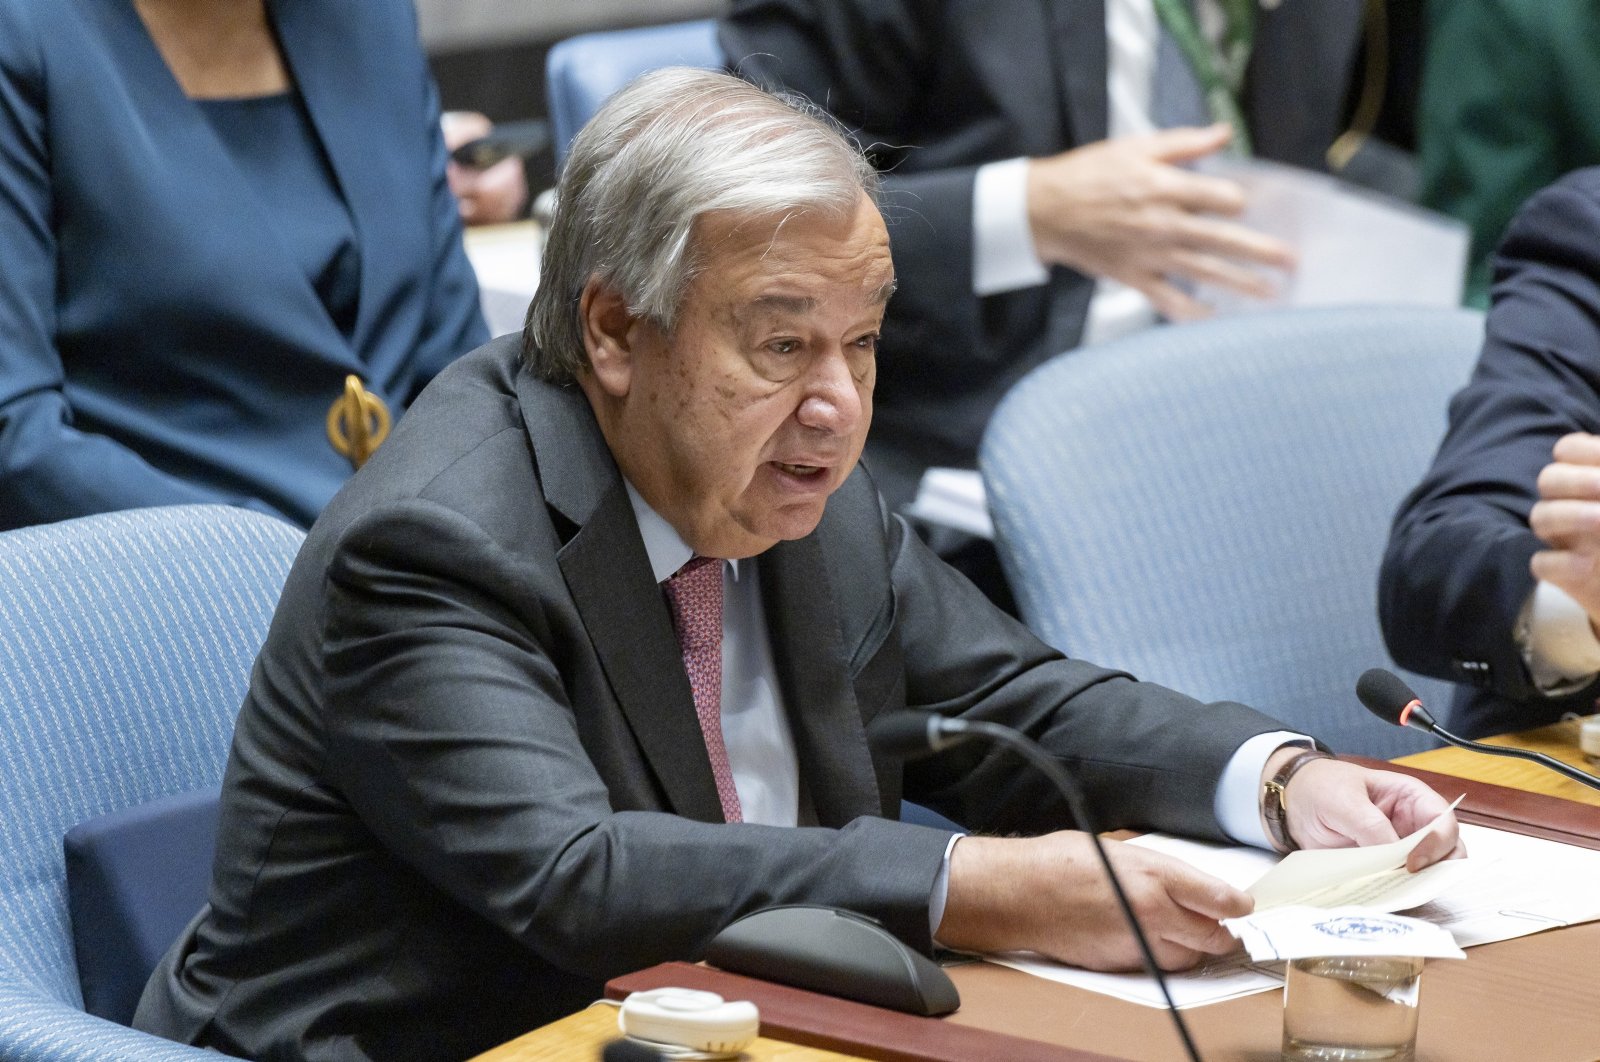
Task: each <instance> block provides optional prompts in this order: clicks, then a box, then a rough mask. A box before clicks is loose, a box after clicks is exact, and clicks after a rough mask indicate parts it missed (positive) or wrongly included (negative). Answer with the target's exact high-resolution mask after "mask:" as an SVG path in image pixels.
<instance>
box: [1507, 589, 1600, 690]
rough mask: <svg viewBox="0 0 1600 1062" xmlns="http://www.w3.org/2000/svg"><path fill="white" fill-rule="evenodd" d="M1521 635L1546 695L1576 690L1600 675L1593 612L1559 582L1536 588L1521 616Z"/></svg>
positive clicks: (1525, 657) (1525, 654)
mask: <svg viewBox="0 0 1600 1062" xmlns="http://www.w3.org/2000/svg"><path fill="white" fill-rule="evenodd" d="M1516 639H1517V647H1518V648H1519V649H1521V650H1522V659H1523V662H1524V663H1526V664H1527V665H1528V674H1529V675H1531V676H1532V677H1533V684H1534V685H1535V686H1537V687H1538V688H1539V691H1540V692H1541V693H1546V694H1549V695H1551V696H1559V695H1561V694H1564V693H1575V692H1577V691H1578V690H1580V689H1582V688H1583V687H1584V686H1587V685H1588V684H1589V683H1590V682H1591V681H1593V679H1594V677H1595V675H1596V674H1597V673H1600V639H1596V638H1595V636H1594V628H1593V627H1591V626H1590V624H1589V614H1588V613H1587V612H1585V611H1584V608H1583V606H1582V605H1580V604H1578V602H1577V601H1575V600H1574V599H1573V598H1572V596H1571V595H1570V594H1568V593H1567V592H1566V591H1565V590H1563V589H1561V588H1560V587H1559V586H1555V585H1553V584H1551V583H1546V582H1540V583H1538V584H1537V585H1535V586H1534V588H1533V593H1532V594H1530V595H1529V597H1528V601H1527V603H1526V604H1525V605H1523V606H1522V614H1521V615H1520V616H1518V617H1517V626H1516Z"/></svg>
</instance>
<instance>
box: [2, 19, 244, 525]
mask: <svg viewBox="0 0 1600 1062" xmlns="http://www.w3.org/2000/svg"><path fill="white" fill-rule="evenodd" d="M29 8H30V5H29V4H27V3H26V2H23V0H5V2H3V3H0V249H3V265H0V528H10V527H19V526H23V525H26V524H36V523H43V522H47V521H52V520H62V519H66V518H69V517H74V516H84V515H87V514H89V513H95V512H104V511H108V510H112V509H127V508H135V507H140V506H150V505H178V504H185V503H195V502H225V503H238V502H240V501H241V499H236V498H226V497H219V496H217V495H215V494H212V493H211V492H208V491H204V490H201V489H199V488H196V487H194V486H191V485H189V484H186V483H184V482H182V481H181V480H178V479H176V478H174V477H172V476H169V475H167V474H165V473H163V472H160V471H158V470H156V469H155V468H153V467H151V466H150V465H149V464H148V463H147V462H146V461H144V460H143V459H142V458H140V457H139V456H138V455H136V454H135V453H133V452H132V451H131V450H129V449H127V448H126V447H124V446H122V445H120V444H119V443H116V442H114V441H112V440H111V439H108V438H105V437H104V436H99V435H93V434H90V433H86V432H82V431H79V430H77V429H76V428H74V427H73V424H72V410H71V408H70V406H69V404H68V401H67V397H66V393H65V389H64V388H65V369H64V367H63V365H62V362H61V357H60V355H59V353H58V352H57V349H56V345H55V342H56V329H57V318H56V304H55V298H56V286H57V276H56V262H57V254H58V247H57V243H56V237H55V233H54V231H53V228H52V217H53V213H54V209H55V203H54V199H53V195H52V190H51V173H52V170H51V160H50V157H49V148H48V142H49V134H48V129H47V123H48V120H49V119H48V114H49V107H48V103H49V101H48V100H47V99H46V95H47V89H46V84H45V74H44V63H43V58H42V56H41V54H40V52H39V50H38V46H37V40H38V37H37V33H36V31H35V29H34V27H33V25H32V20H31V16H30V14H29Z"/></svg>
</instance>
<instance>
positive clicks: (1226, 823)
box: [1214, 730, 1311, 848]
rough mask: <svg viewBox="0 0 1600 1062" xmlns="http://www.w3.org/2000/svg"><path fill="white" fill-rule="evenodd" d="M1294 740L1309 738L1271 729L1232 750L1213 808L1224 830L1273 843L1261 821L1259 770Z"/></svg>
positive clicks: (1243, 840)
mask: <svg viewBox="0 0 1600 1062" xmlns="http://www.w3.org/2000/svg"><path fill="white" fill-rule="evenodd" d="M1296 742H1303V743H1305V744H1307V745H1309V744H1310V743H1311V739H1310V738H1309V737H1306V736H1305V735H1304V734H1295V733H1292V732H1290V731H1287V730H1274V731H1272V732H1270V733H1266V734H1257V735H1256V736H1255V737H1253V738H1251V739H1250V740H1249V741H1246V742H1245V743H1244V744H1243V745H1240V746H1239V748H1238V750H1237V751H1236V752H1234V754H1233V758H1232V759H1231V760H1229V761H1228V766H1226V767H1225V768H1223V770H1222V780H1221V781H1220V782H1218V783H1217V796H1216V804H1215V807H1214V810H1215V812H1216V816H1217V822H1218V823H1220V824H1221V826H1222V832H1223V833H1226V834H1227V835H1228V836H1229V837H1232V838H1233V839H1234V840H1235V841H1238V842H1239V843H1240V844H1249V845H1254V846H1255V847H1257V848H1271V847H1272V842H1271V841H1270V840H1269V839H1268V838H1267V829H1266V827H1265V826H1263V825H1262V823H1261V772H1262V771H1263V770H1265V769H1266V766H1267V760H1269V759H1271V758H1272V754H1273V753H1274V752H1277V751H1278V750H1279V749H1281V748H1283V747H1284V746H1285V745H1292V744H1294V743H1296Z"/></svg>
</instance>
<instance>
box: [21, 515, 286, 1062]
mask: <svg viewBox="0 0 1600 1062" xmlns="http://www.w3.org/2000/svg"><path fill="white" fill-rule="evenodd" d="M302 537H303V536H302V533H301V532H300V530H299V529H297V528H294V527H291V526H289V525H288V524H284V523H281V522H279V521H277V520H274V519H271V518H270V517H266V516H260V515H257V514H254V513H250V512H247V511H244V510H239V509H230V508H225V507H222V506H183V507H175V508H169V509H142V510H132V511H127V512H118V513H108V514H104V515H101V516H93V517H87V518H84V519H81V520H70V521H66V522H64V523H59V524H49V525H44V526H41V527H32V528H25V529H22V530H18V531H10V532H6V533H4V534H0V1059H5V1060H7V1062H21V1060H27V1062H106V1060H108V1059H117V1060H137V1062H145V1060H150V1062H155V1060H172V1062H177V1060H179V1059H186V1060H188V1059H193V1060H196V1062H198V1060H201V1059H207V1058H211V1059H215V1058H218V1057H219V1056H218V1055H217V1054H215V1053H213V1052H205V1051H199V1050H195V1049H192V1048H187V1047H181V1046H179V1045H177V1044H172V1043H168V1042H166V1041H164V1040H160V1039H157V1038H155V1037H151V1036H146V1035H144V1034H143V1033H137V1032H134V1031H133V1030H131V1029H128V1028H124V1027H122V1026H120V1025H116V1024H113V1023H111V1022H109V1021H106V1020H104V1019H101V1018H97V1017H93V1016H90V1015H89V1014H86V1013H84V1011H83V995H82V992H81V990H80V986H79V980H78V966H77V963H76V962H75V960H74V952H73V938H72V934H71V927H70V924H69V918H68V911H67V897H66V888H65V880H64V877H65V871H64V866H63V856H62V838H63V835H64V834H65V833H66V832H67V830H68V829H69V828H70V827H72V826H73V825H75V824H77V823H80V822H82V821H84V820H86V819H90V818H93V817H95V816H98V815H103V814H105V813H107V812H110V811H114V810H116V809H120V808H128V807H132V806H134V805H139V804H143V803H145V802H147V801H150V800H152V799H154V798H157V797H161V796H165V795H168V794H175V793H183V792H188V791H192V790H201V789H205V788H206V787H214V786H216V785H218V784H219V782H220V781H221V778H222V769H223V765H224V763H225V760H226V757H227V750H228V743H229V739H230V736H231V734H232V732H233V720H234V716H235V714H236V713H237V711H238V708H239V704H240V702H241V700H242V699H243V695H244V690H245V686H246V684H247V682H248V679H249V673H250V667H251V663H252V661H253V660H254V658H255V654H256V652H257V650H258V649H259V648H260V645H261V642H262V641H263V639H264V638H265V636H266V630H267V623H268V620H269V619H270V617H271V614H272V610H273V607H274V606H275V605H276V603H277V597H278V592H279V590H280V588H281V587H282V584H283V579H284V576H285V574H286V573H287V571H288V566H289V562H290V561H291V559H292V558H293V557H294V554H295V552H296V551H297V550H298V548H299V544H300V541H301V538H302Z"/></svg>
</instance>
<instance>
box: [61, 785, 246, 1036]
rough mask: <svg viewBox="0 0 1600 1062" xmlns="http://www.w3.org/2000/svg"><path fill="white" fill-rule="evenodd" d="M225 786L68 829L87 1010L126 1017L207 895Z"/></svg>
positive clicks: (71, 901) (71, 902)
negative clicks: (164, 956)
mask: <svg viewBox="0 0 1600 1062" xmlns="http://www.w3.org/2000/svg"><path fill="white" fill-rule="evenodd" d="M220 797H221V790H220V789H218V788H217V787H215V786H208V787H206V788H205V789H196V790H193V791H192V792H188V793H175V794H173V795H172V796H164V797H157V798H156V799H155V800H152V801H150V802H148V803H145V804H136V805H134V806H133V807H131V808H121V809H119V810H117V811H112V812H109V813H107V814H105V815H97V816H96V817H94V818H92V819H90V820H89V821H88V822H80V823H78V825H76V826H74V827H73V828H72V829H70V830H68V831H67V837H66V857H67V906H68V910H69V912H70V914H71V916H72V950H73V953H74V954H76V955H77V957H78V984H79V985H80V986H81V987H82V988H83V1009H84V1010H86V1011H88V1012H89V1013H90V1014H96V1015H99V1016H100V1017H102V1018H109V1019H110V1020H112V1021H114V1022H117V1023H118V1024H121V1025H128V1024H131V1023H132V1021H133V1012H134V1008H136V1007H137V1006H138V1005H139V995H140V993H142V992H143V991H144V983H145V982H146V981H148V980H149V979H150V971H151V970H154V969H155V968H156V962H157V961H158V960H159V959H160V958H161V956H162V955H164V954H166V951H167V948H168V947H170V946H171V945H172V942H173V941H174V940H176V939H178V933H179V932H180V931H181V930H182V929H183V927H184V926H186V925H188V924H189V921H190V920H191V919H192V918H194V916H195V912H197V911H199V910H200V908H201V906H202V905H204V904H205V902H206V895H207V893H208V890H209V889H210V887H211V861H212V859H213V857H214V856H215V854H216V847H217V845H216V838H217V813H218V811H219V810H220V806H221V800H220Z"/></svg>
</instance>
